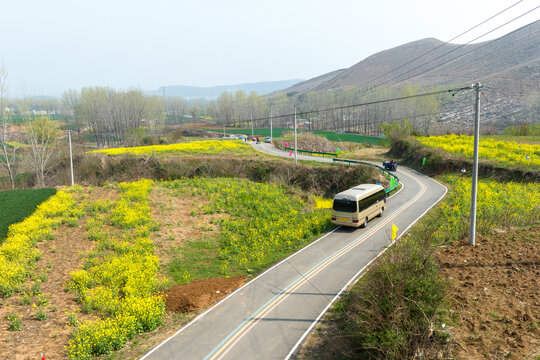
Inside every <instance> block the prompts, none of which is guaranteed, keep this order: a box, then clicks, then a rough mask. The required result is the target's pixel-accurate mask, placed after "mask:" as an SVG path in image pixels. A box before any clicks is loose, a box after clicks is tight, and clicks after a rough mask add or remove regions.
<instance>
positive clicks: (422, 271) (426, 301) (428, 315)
mask: <svg viewBox="0 0 540 360" xmlns="http://www.w3.org/2000/svg"><path fill="white" fill-rule="evenodd" d="M433 253H434V247H433V245H431V243H430V241H429V238H428V237H426V239H424V240H420V241H418V240H417V239H412V238H409V239H404V240H401V241H399V242H398V243H396V244H395V246H394V247H392V248H390V249H389V250H388V252H387V253H386V254H385V256H383V258H382V259H381V260H380V261H378V262H377V263H376V264H375V265H374V266H373V267H372V268H371V269H370V270H369V272H368V273H367V274H366V275H365V276H364V277H363V278H362V279H361V280H360V281H359V282H358V284H357V285H355V287H354V288H353V289H352V290H351V292H350V293H349V294H348V295H347V296H346V297H345V300H344V301H345V305H344V306H341V309H343V310H342V312H341V313H340V314H339V315H338V317H339V320H338V321H339V322H341V324H342V325H341V327H340V331H341V333H340V336H342V337H343V338H345V339H347V340H346V341H347V345H348V349H347V352H348V354H349V355H351V354H352V358H357V359H358V358H365V359H398V358H399V359H406V358H412V357H413V356H414V352H415V351H416V350H417V349H418V348H422V347H423V346H426V345H427V343H428V342H429V337H430V335H432V334H431V332H432V329H433V325H434V323H436V322H437V319H438V317H439V315H440V309H441V306H442V304H443V300H444V294H445V292H444V287H445V283H444V282H443V281H442V280H441V278H440V276H439V271H438V268H437V263H436V261H435V259H434V256H433Z"/></svg>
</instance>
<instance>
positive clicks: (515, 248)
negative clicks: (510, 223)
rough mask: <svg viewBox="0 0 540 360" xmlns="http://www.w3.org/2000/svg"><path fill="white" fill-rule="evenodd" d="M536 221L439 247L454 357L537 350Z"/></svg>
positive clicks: (514, 355) (539, 229) (516, 355)
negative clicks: (522, 227) (472, 243)
mask: <svg viewBox="0 0 540 360" xmlns="http://www.w3.org/2000/svg"><path fill="white" fill-rule="evenodd" d="M538 234H540V226H536V227H532V228H530V229H526V230H514V231H508V232H499V233H498V234H495V235H492V236H490V237H485V236H481V237H480V238H479V239H478V240H477V245H476V246H475V247H472V246H468V245H466V242H465V243H464V244H460V245H455V246H450V247H442V248H441V249H440V251H439V253H438V258H439V261H440V262H441V267H442V272H443V275H444V276H445V277H446V278H447V279H448V280H449V281H450V284H451V286H450V289H449V296H450V298H451V304H452V308H453V317H455V324H454V325H453V326H450V328H449V331H450V333H451V334H452V337H453V342H454V343H455V344H456V346H455V347H454V351H453V352H454V355H455V356H456V358H457V359H536V358H537V356H539V355H540V329H539V327H540V251H539V244H540V239H539V235H538Z"/></svg>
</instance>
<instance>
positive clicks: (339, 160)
mask: <svg viewBox="0 0 540 360" xmlns="http://www.w3.org/2000/svg"><path fill="white" fill-rule="evenodd" d="M332 161H333V162H344V163H348V164H349V165H350V164H363V165H371V166H375V167H377V168H379V169H381V170H382V172H385V173H387V174H388V176H390V187H389V188H388V189H386V190H385V191H386V193H387V194H388V193H390V192H392V191H394V190H395V189H396V188H397V187H398V185H399V178H398V177H397V176H396V175H395V174H392V173H391V172H390V171H388V170H386V169H385V168H383V167H382V166H379V165H375V164H372V163H370V162H367V161H362V160H349V159H337V158H333V159H332ZM392 179H395V180H394V181H392ZM392 185H393V186H392Z"/></svg>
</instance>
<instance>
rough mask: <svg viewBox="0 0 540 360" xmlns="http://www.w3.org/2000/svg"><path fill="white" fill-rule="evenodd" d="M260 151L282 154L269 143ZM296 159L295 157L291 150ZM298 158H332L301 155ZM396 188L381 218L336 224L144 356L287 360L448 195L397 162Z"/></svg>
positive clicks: (188, 359)
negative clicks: (394, 239)
mask: <svg viewBox="0 0 540 360" xmlns="http://www.w3.org/2000/svg"><path fill="white" fill-rule="evenodd" d="M253 146H254V147H255V148H257V149H259V150H261V151H265V152H268V153H272V154H274V155H278V156H285V157H288V156H289V153H288V152H283V151H280V150H277V149H275V148H273V147H272V146H270V145H268V144H253ZM293 157H294V154H293ZM298 159H300V160H317V161H321V160H322V161H326V162H328V161H329V162H332V160H331V159H329V158H321V157H311V156H305V155H299V156H298ZM397 176H398V177H399V179H400V181H401V183H402V184H403V185H404V186H403V187H402V189H401V190H400V191H399V192H398V193H397V194H395V195H394V196H392V197H391V198H389V199H388V202H387V208H386V211H385V213H384V215H383V216H382V217H381V218H375V219H373V220H372V221H370V222H369V223H368V226H367V227H366V228H364V229H361V228H358V229H352V228H344V227H338V228H336V229H335V230H333V231H331V232H330V233H328V234H326V235H324V236H322V237H321V238H319V239H318V240H316V241H314V242H313V243H311V244H310V245H308V246H307V247H305V248H304V249H302V250H300V251H299V252H297V253H295V254H293V255H291V256H290V257H288V258H287V259H285V260H283V261H281V262H280V263H278V264H276V265H274V266H273V267H272V268H270V269H268V270H267V271H265V272H264V273H262V274H260V275H259V276H257V277H256V278H254V279H253V280H251V281H249V282H248V283H247V284H246V285H244V286H243V287H241V288H239V289H238V290H236V291H235V292H233V293H232V294H230V295H229V296H228V297H226V298H225V299H223V300H222V301H220V302H219V303H217V304H216V305H214V306H213V307H212V308H210V309H209V310H208V311H206V312H204V313H203V314H201V315H199V316H198V317H197V318H195V319H194V320H193V321H191V322H190V323H189V324H187V325H186V326H184V327H183V328H181V329H180V330H179V331H178V332H177V333H176V334H175V335H174V336H173V337H171V338H169V339H168V340H166V341H165V342H163V343H162V344H160V345H158V346H157V347H156V348H154V349H153V350H151V351H150V352H148V353H147V354H146V355H144V356H143V357H142V359H148V360H150V359H152V360H165V359H183V360H191V359H204V360H210V359H286V358H289V357H291V356H292V357H294V352H295V351H296V350H297V348H298V346H299V345H300V344H301V342H302V340H303V339H304V338H305V336H306V335H307V334H308V333H309V331H310V330H311V329H312V328H313V326H314V325H315V324H316V322H317V321H318V319H320V317H321V316H322V315H323V314H324V313H325V312H326V310H327V309H328V308H329V306H330V305H331V303H332V302H333V301H335V300H336V299H337V298H338V297H339V295H340V294H341V293H342V291H343V290H344V289H345V288H347V287H348V286H349V285H350V284H352V283H353V282H354V281H355V280H356V279H357V278H358V277H359V276H361V274H362V273H363V271H364V270H365V268H366V267H367V266H368V265H369V264H370V263H371V262H372V261H373V260H374V259H375V258H376V257H378V256H380V255H381V254H382V253H383V252H384V251H385V249H386V248H387V246H388V245H389V244H391V237H390V234H391V229H392V224H395V225H396V226H397V227H398V228H399V231H398V236H399V235H401V234H402V233H403V232H404V231H406V229H408V228H409V227H410V226H412V224H414V223H415V222H416V221H417V220H418V219H419V218H420V217H422V216H423V215H424V214H425V213H426V212H427V211H428V210H429V209H430V208H431V207H432V206H433V205H435V204H436V203H437V202H438V201H439V200H440V199H441V198H442V197H443V196H444V194H445V193H446V188H445V187H444V186H442V185H440V184H439V183H437V182H435V181H433V180H431V179H430V178H428V177H426V176H424V175H422V174H419V173H417V172H415V171H413V170H409V169H407V168H404V167H401V166H400V167H399V169H398V171H397Z"/></svg>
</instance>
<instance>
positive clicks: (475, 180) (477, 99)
mask: <svg viewBox="0 0 540 360" xmlns="http://www.w3.org/2000/svg"><path fill="white" fill-rule="evenodd" d="M473 88H474V89H475V95H476V96H475V107H474V156H473V169H472V189H471V227H470V229H469V236H470V237H469V245H475V235H476V234H475V233H476V190H477V186H478V143H479V142H480V139H479V137H480V89H481V85H480V83H476V84H475V85H473Z"/></svg>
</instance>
